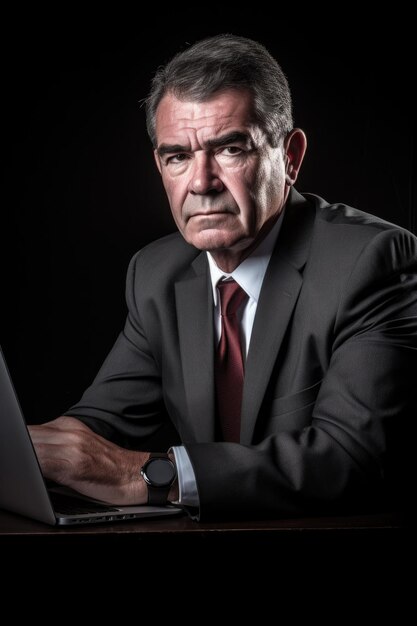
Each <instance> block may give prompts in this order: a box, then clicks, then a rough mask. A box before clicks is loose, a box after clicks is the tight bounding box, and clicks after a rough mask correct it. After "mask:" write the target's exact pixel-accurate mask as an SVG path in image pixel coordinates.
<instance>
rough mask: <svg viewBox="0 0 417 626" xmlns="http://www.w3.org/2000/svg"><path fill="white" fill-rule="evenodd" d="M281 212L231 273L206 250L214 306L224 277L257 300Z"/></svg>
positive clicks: (280, 219) (275, 237)
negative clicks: (261, 239) (268, 230)
mask: <svg viewBox="0 0 417 626" xmlns="http://www.w3.org/2000/svg"><path fill="white" fill-rule="evenodd" d="M283 213H284V211H282V212H281V214H280V216H279V217H278V219H277V221H276V222H275V224H274V226H273V227H272V229H271V230H270V232H269V233H268V234H267V236H266V237H265V239H264V240H263V241H262V242H261V243H260V244H259V246H258V247H257V248H255V250H254V251H253V252H252V254H250V256H248V257H247V258H246V259H245V260H244V261H242V263H241V264H240V265H238V266H237V268H236V269H235V270H233V272H232V273H231V274H227V273H226V272H223V270H221V269H220V268H219V267H218V266H217V265H216V262H215V260H214V259H213V257H212V256H211V254H210V252H207V259H208V262H209V268H210V278H211V285H212V289H213V300H214V306H217V297H218V296H217V283H218V282H219V280H222V279H224V278H233V279H234V280H235V281H236V282H237V283H238V284H239V285H240V286H241V287H242V289H244V291H246V293H247V294H248V296H249V297H250V298H252V299H253V300H255V302H258V299H259V294H260V292H261V287H262V283H263V280H264V277H265V273H266V269H267V267H268V263H269V261H270V258H271V255H272V251H273V249H274V247H275V243H276V241H277V239H278V235H279V231H280V229H281V224H282V217H283Z"/></svg>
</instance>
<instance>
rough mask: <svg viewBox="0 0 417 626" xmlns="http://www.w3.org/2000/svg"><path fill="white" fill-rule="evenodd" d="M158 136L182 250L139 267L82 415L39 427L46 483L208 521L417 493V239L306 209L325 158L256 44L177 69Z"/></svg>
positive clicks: (142, 257) (162, 104)
mask: <svg viewBox="0 0 417 626" xmlns="http://www.w3.org/2000/svg"><path fill="white" fill-rule="evenodd" d="M147 126H148V132H149V135H150V137H151V140H152V142H153V145H154V154H155V161H156V165H157V167H158V169H159V172H160V174H161V177H162V182H163V185H164V187H165V191H166V193H167V196H168V199H169V202H170V206H171V210H172V213H173V216H174V219H175V222H176V224H177V227H178V230H179V231H180V233H177V234H175V235H171V236H169V237H166V238H163V239H161V240H159V241H156V242H155V243H153V244H151V245H150V246H147V247H146V248H144V249H143V250H141V251H140V252H139V253H138V254H137V255H136V256H135V257H134V258H133V259H132V261H131V263H130V266H129V270H128V275H127V292H126V293H127V304H128V317H127V320H126V325H125V328H124V330H123V332H122V333H121V334H120V336H119V338H118V340H117V341H116V344H115V346H114V347H113V349H112V351H111V352H110V354H109V356H108V358H107V359H106V361H105V363H104V364H103V366H102V368H101V370H100V372H99V373H98V375H97V377H96V379H95V381H94V382H93V384H92V385H91V387H90V388H89V389H87V391H86V392H85V394H84V395H83V397H82V399H81V400H80V402H79V403H78V404H77V405H76V406H74V407H72V408H71V409H70V410H69V411H68V412H67V415H66V416H63V417H60V418H58V419H56V420H54V421H52V422H50V423H49V424H45V425H42V426H33V427H31V434H32V437H33V441H34V445H35V447H36V451H37V453H38V455H39V459H40V463H41V466H42V469H43V471H44V473H45V475H46V476H47V477H49V478H51V479H53V480H55V481H57V482H61V483H63V484H65V485H68V486H70V487H72V488H74V489H76V490H78V491H80V492H81V493H84V494H86V495H90V496H93V497H95V498H101V499H103V500H106V501H108V502H113V503H120V504H121V503H125V504H131V503H146V502H147V501H148V500H149V501H150V502H151V503H152V502H161V501H166V500H167V499H168V500H170V501H178V500H179V502H180V503H181V504H182V505H183V506H184V507H186V508H188V509H189V510H190V511H191V513H192V514H195V515H196V516H197V518H199V519H207V518H209V517H226V516H240V517H241V516H244V517H248V518H250V517H254V516H257V515H261V516H264V517H265V516H280V515H294V514H303V513H307V512H313V511H320V512H323V511H329V512H335V511H340V510H352V507H354V508H360V507H363V506H366V507H369V508H370V507H373V506H380V503H381V498H385V497H387V496H388V495H389V494H392V493H396V492H397V493H398V490H400V491H401V490H403V491H406V488H405V487H404V486H405V485H406V480H407V475H408V472H407V467H406V462H405V461H406V454H405V452H404V445H405V444H404V440H405V439H406V437H407V435H406V433H407V431H408V429H409V423H410V422H411V418H412V417H413V416H414V417H415V414H414V413H415V409H416V395H415V380H414V374H413V372H415V371H416V364H417V363H416V355H417V351H416V347H417V316H416V313H417V303H416V288H417V278H416V265H417V244H416V238H415V237H413V235H411V234H410V233H408V232H407V231H405V230H403V229H401V228H399V227H397V226H394V225H392V224H388V223H387V222H384V221H382V220H380V219H378V218H376V217H374V216H371V215H368V214H365V213H362V212H360V211H356V210H355V209H352V208H350V207H347V206H345V205H341V204H338V205H329V204H328V203H326V202H325V201H324V200H322V199H321V198H319V197H317V196H314V195H311V194H305V195H301V194H299V193H298V192H297V191H295V189H294V188H293V185H294V183H295V182H296V180H297V175H298V172H299V170H300V167H301V164H302V161H303V157H304V153H305V150H306V138H305V135H304V133H303V132H302V131H301V130H300V129H297V128H293V122H292V116H291V97H290V92H289V89H288V85H287V81H286V79H285V77H284V75H283V73H282V71H281V69H280V68H279V66H278V65H277V63H276V61H275V60H274V59H273V58H272V57H271V56H270V55H269V53H268V52H267V51H266V50H265V48H264V47H263V46H261V45H260V44H258V43H256V42H253V41H250V40H248V39H243V38H239V37H233V36H228V35H220V36H216V37H213V38H210V39H207V40H204V41H202V42H199V43H197V44H195V45H194V46H192V47H190V48H189V49H187V50H186V51H185V52H183V53H180V54H179V55H177V56H176V57H174V59H173V60H172V61H171V62H170V63H168V65H167V66H166V67H164V68H161V69H159V70H158V72H157V74H156V76H155V78H154V80H153V84H152V89H151V93H150V96H149V98H148V100H147ZM168 422H170V423H171V424H172V425H173V426H174V427H175V430H176V431H177V433H178V436H179V440H180V442H179V443H180V445H173V444H176V443H178V442H177V441H176V438H175V437H174V436H173V437H172V438H171V440H170V441H168V442H167V445H166V448H165V449H160V450H159V452H161V453H166V452H168V449H169V459H170V460H167V459H166V458H161V459H151V460H150V459H149V452H143V451H138V448H141V447H143V444H144V442H145V441H147V440H148V439H147V438H148V437H150V436H151V435H153V434H154V433H156V432H157V431H158V429H159V428H160V427H161V426H163V425H164V424H166V423H168ZM116 441H117V442H118V443H121V442H123V445H122V446H119V445H118V444H116V443H115V442H116ZM171 446H172V447H171ZM173 465H175V468H173ZM174 469H175V471H173V470H174ZM175 472H177V478H176V473H175Z"/></svg>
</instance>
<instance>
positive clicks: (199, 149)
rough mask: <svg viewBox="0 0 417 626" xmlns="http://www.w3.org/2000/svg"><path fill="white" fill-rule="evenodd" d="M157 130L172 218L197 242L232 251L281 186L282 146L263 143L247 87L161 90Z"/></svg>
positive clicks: (263, 217)
mask: <svg viewBox="0 0 417 626" xmlns="http://www.w3.org/2000/svg"><path fill="white" fill-rule="evenodd" d="M156 137H157V150H155V158H156V162H157V165H158V169H159V170H160V172H161V175H162V180H163V184H164V187H165V191H166V193H167V196H168V199H169V202H170V206H171V210H172V214H173V216H174V220H175V222H176V224H177V226H178V228H179V230H180V232H181V233H182V235H183V236H184V238H185V239H186V241H188V243H190V244H192V245H194V246H195V247H196V248H199V249H201V250H209V251H211V252H213V253H216V252H217V253H221V252H222V251H225V252H227V251H233V252H238V253H239V252H240V251H243V250H246V249H247V248H248V247H249V246H251V245H252V244H253V243H254V241H255V240H256V238H257V236H258V234H259V232H260V231H261V229H262V227H263V226H264V225H265V224H272V223H273V222H274V221H275V217H276V216H277V215H278V214H279V213H280V212H281V210H282V207H283V205H284V203H285V200H286V196H287V194H288V187H287V186H286V185H285V162H284V154H283V148H282V147H278V148H271V146H270V145H269V144H268V141H267V138H266V135H265V133H264V132H263V131H262V130H261V128H260V127H259V125H257V124H256V123H255V121H254V115H253V104H252V96H251V95H250V93H248V92H247V91H237V90H227V91H223V92H219V93H218V94H216V95H215V96H213V97H212V98H211V99H210V100H208V101H206V102H192V101H184V102H183V101H181V100H178V99H177V98H176V97H175V96H173V95H172V94H169V93H168V94H166V95H165V96H164V97H163V98H162V100H161V102H160V104H159V106H158V109H157V114H156ZM267 229H268V226H266V227H265V228H264V229H263V230H264V231H265V230H267Z"/></svg>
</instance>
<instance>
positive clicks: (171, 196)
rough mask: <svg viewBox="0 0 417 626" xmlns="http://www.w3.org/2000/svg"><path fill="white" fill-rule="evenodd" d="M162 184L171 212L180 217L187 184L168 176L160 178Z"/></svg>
mask: <svg viewBox="0 0 417 626" xmlns="http://www.w3.org/2000/svg"><path fill="white" fill-rule="evenodd" d="M162 183H163V185H164V189H165V193H166V195H167V197H168V200H169V204H170V207H171V210H172V212H173V213H175V214H176V215H180V214H181V207H182V205H183V203H184V200H185V197H186V196H187V184H186V183H185V182H184V181H183V180H181V179H180V178H179V177H178V178H175V179H173V178H170V177H168V176H162Z"/></svg>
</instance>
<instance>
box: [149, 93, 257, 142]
mask: <svg viewBox="0 0 417 626" xmlns="http://www.w3.org/2000/svg"><path fill="white" fill-rule="evenodd" d="M253 125H254V108H253V98H252V95H251V94H250V93H249V92H248V91H242V90H235V89H231V90H227V91H223V92H220V93H218V94H216V95H215V96H213V97H212V98H210V99H209V100H205V101H204V102H195V101H190V100H185V101H183V100H179V99H178V98H176V97H175V96H174V95H173V94H171V93H168V94H166V95H165V96H164V97H163V98H162V100H161V102H160V103H159V105H158V108H157V111H156V136H157V141H158V144H160V143H161V142H167V141H170V140H173V139H176V140H177V139H178V138H179V136H181V135H182V136H184V137H185V136H189V135H190V134H193V135H194V134H198V136H200V135H203V136H206V135H207V136H210V137H213V136H216V135H217V134H220V133H223V132H226V131H227V130H232V129H233V130H246V131H248V130H249V129H250V127H251V126H253Z"/></svg>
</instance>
